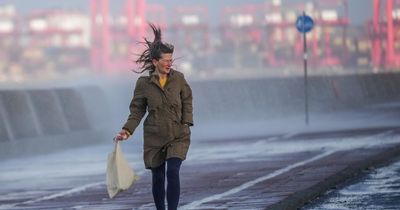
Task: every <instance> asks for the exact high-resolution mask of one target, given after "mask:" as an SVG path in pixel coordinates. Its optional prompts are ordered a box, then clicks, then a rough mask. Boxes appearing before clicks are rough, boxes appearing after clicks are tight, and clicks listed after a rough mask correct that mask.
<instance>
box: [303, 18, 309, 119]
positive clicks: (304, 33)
mask: <svg viewBox="0 0 400 210" xmlns="http://www.w3.org/2000/svg"><path fill="white" fill-rule="evenodd" d="M303 16H304V17H305V16H306V13H305V12H303ZM303 27H304V24H303ZM307 57H308V55H307V39H306V32H303V58H304V97H305V99H304V103H305V104H304V108H305V115H306V116H305V117H306V125H308V75H307Z"/></svg>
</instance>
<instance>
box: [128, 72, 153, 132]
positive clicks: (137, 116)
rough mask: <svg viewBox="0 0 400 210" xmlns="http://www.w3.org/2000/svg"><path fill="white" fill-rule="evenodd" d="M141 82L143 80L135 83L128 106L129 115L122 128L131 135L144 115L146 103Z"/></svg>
mask: <svg viewBox="0 0 400 210" xmlns="http://www.w3.org/2000/svg"><path fill="white" fill-rule="evenodd" d="M143 82H144V80H143V79H141V78H139V79H138V81H137V82H136V87H135V90H134V93H133V98H132V101H131V103H130V105H129V110H130V114H129V117H128V120H127V121H126V123H125V125H124V126H123V129H125V130H128V131H129V132H130V133H131V134H133V132H134V131H135V129H136V127H137V126H138V125H139V123H140V121H141V120H142V118H143V116H144V115H145V114H146V107H147V101H146V98H145V95H144V88H143Z"/></svg>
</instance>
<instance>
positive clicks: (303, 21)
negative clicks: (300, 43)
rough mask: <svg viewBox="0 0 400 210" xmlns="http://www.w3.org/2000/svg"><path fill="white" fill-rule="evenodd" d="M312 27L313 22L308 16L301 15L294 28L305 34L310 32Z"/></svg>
mask: <svg viewBox="0 0 400 210" xmlns="http://www.w3.org/2000/svg"><path fill="white" fill-rule="evenodd" d="M313 27H314V20H313V19H312V18H311V17H310V16H308V15H305V14H303V15H302V16H299V17H298V18H297V20H296V28H297V30H299V31H300V32H301V33H307V32H309V31H311V29H312V28H313Z"/></svg>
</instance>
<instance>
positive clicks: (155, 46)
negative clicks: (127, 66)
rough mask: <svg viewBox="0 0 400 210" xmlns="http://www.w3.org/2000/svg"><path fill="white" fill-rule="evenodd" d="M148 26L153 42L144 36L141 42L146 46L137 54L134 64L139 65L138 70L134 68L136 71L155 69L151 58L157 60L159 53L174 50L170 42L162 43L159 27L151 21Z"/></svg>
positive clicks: (152, 70)
mask: <svg viewBox="0 0 400 210" xmlns="http://www.w3.org/2000/svg"><path fill="white" fill-rule="evenodd" d="M149 26H150V27H151V29H152V30H153V33H154V40H153V42H150V41H149V40H148V39H146V38H144V42H141V43H142V44H144V45H145V46H146V49H145V50H144V51H143V52H142V54H139V58H138V59H137V60H136V61H135V62H136V64H138V65H139V71H135V70H134V72H136V73H143V72H145V71H150V72H154V71H155V70H156V69H155V66H154V65H153V62H152V60H153V59H156V60H159V59H160V58H161V55H162V54H164V53H173V52H174V46H173V45H172V44H168V43H163V42H162V41H161V29H160V27H157V26H155V25H154V24H152V23H149Z"/></svg>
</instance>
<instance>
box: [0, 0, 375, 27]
mask: <svg viewBox="0 0 400 210" xmlns="http://www.w3.org/2000/svg"><path fill="white" fill-rule="evenodd" d="M270 1H271V0H270ZM122 2H123V0H110V6H111V7H112V9H113V10H114V11H118V10H119V9H120V8H121V7H122ZM147 2H148V3H160V4H165V5H169V6H175V5H199V4H205V5H208V6H209V8H210V15H211V16H212V17H216V18H211V19H212V20H215V19H217V18H218V12H219V10H220V9H221V8H222V7H223V6H226V5H240V4H249V3H262V2H265V0H148V1H147ZM282 2H283V4H286V3H292V2H294V3H301V2H308V1H307V0H282ZM4 4H14V5H15V6H16V7H17V10H18V11H19V12H22V13H25V12H27V11H30V10H33V9H39V8H67V9H73V10H84V11H87V10H88V4H89V0H1V3H0V5H4ZM348 4H349V13H350V14H349V18H350V22H351V24H356V25H359V24H363V23H365V22H366V21H367V20H368V19H371V16H372V0H348Z"/></svg>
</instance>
